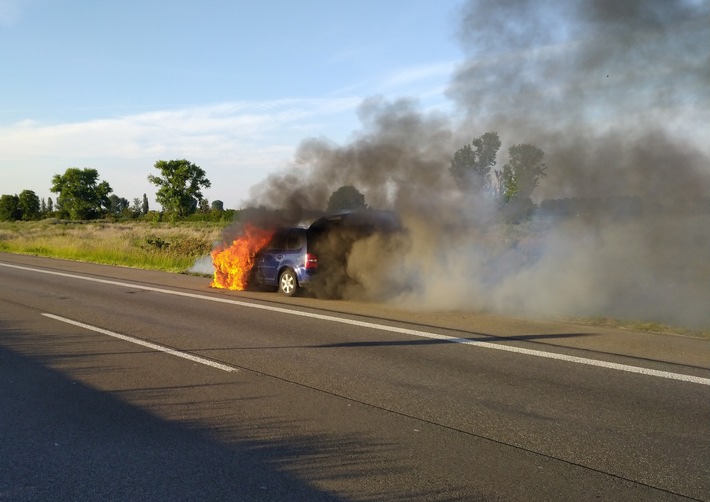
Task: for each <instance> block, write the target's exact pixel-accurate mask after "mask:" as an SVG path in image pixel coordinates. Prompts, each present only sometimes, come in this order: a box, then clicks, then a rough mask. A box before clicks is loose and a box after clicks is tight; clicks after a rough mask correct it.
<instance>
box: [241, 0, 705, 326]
mask: <svg viewBox="0 0 710 502" xmlns="http://www.w3.org/2000/svg"><path fill="white" fill-rule="evenodd" d="M460 14H461V20H462V21H461V26H460V28H459V34H460V38H461V41H462V46H463V47H464V50H465V53H466V60H465V61H464V62H462V64H461V65H460V67H459V68H458V70H457V71H456V73H455V75H453V77H452V82H451V86H450V89H449V93H448V94H449V96H450V98H451V99H452V100H453V102H454V103H455V104H456V106H457V108H458V109H459V110H462V111H464V112H465V114H464V115H465V120H464V121H463V123H462V122H461V121H460V120H454V119H453V118H451V117H446V116H443V115H440V114H431V113H422V112H421V111H420V110H419V107H418V106H417V104H416V103H415V102H412V101H409V100H406V99H403V100H401V101H397V102H384V101H382V100H379V99H377V98H373V99H370V100H368V101H366V102H365V103H363V105H362V107H361V110H360V118H361V122H362V129H361V130H360V131H359V132H358V133H357V134H356V139H355V140H353V141H352V142H351V143H349V144H346V145H336V144H333V143H331V142H329V141H327V140H325V139H309V140H306V141H304V142H303V143H302V145H301V147H300V149H299V151H298V154H297V157H296V159H295V162H294V167H293V168H291V169H289V170H287V171H285V172H283V173H282V174H279V175H276V176H273V177H271V178H269V179H268V180H267V181H265V182H264V183H263V184H261V185H259V186H257V187H255V189H254V192H253V201H252V203H253V205H258V206H266V207H271V208H282V209H285V210H286V213H287V214H290V215H292V219H301V218H304V217H306V216H307V215H308V214H312V212H314V211H319V210H322V209H323V208H325V206H326V202H327V200H328V197H329V196H330V195H331V194H332V192H333V191H334V190H336V189H337V188H338V187H340V186H343V185H353V186H355V187H357V188H358V189H359V190H360V191H361V192H362V193H364V194H365V197H366V202H367V203H368V204H369V205H370V206H371V207H374V208H378V209H394V210H395V211H396V212H397V213H398V214H399V215H400V217H401V219H402V222H403V224H404V227H405V229H406V232H405V233H402V234H398V235H384V236H382V235H374V236H371V237H369V238H367V239H363V240H361V241H358V242H357V243H355V245H354V246H353V247H352V249H351V251H350V252H349V254H348V256H347V274H348V276H349V277H350V278H351V279H353V284H356V286H354V287H352V288H350V289H347V290H345V291H344V293H345V295H346V296H351V297H364V298H370V299H377V300H388V301H397V302H400V303H404V304H408V305H416V306H418V307H423V306H424V307H430V308H437V309H439V308H468V309H486V310H495V311H500V312H506V313H513V314H515V313H519V314H523V313H524V314H536V315H565V316H616V317H622V318H629V319H644V320H656V321H666V322H673V323H681V324H688V325H694V326H704V327H707V326H710V308H708V306H709V305H710V141H708V139H710V129H709V128H710V125H709V124H710V116H709V114H710V112H709V111H708V110H710V51H708V50H707V47H710V5H709V4H708V2H706V1H697V0H657V1H654V0H634V1H625V2H619V1H616V0H593V1H587V0H577V1H541V0H518V1H510V0H495V1H492V0H490V1H472V2H468V3H467V4H465V5H464V6H463V8H462V9H461V12H460ZM487 131H497V132H498V134H499V135H500V137H501V139H502V140H503V147H502V148H501V150H500V152H499V156H498V163H499V165H498V166H497V167H496V168H500V166H502V164H503V163H505V162H506V160H507V158H506V151H507V148H508V147H510V146H511V145H513V144H520V143H528V144H533V145H535V146H537V147H539V148H541V149H542V150H543V151H544V152H545V162H546V163H547V165H548V170H547V177H546V178H544V179H543V183H542V184H541V185H540V186H539V187H538V189H537V191H536V192H535V194H534V196H535V198H536V199H537V200H536V202H538V203H541V204H540V207H541V208H542V209H544V208H549V207H559V204H560V203H564V205H565V207H567V208H568V210H567V211H566V216H565V217H564V218H560V217H557V218H550V217H545V214H544V211H542V210H541V211H538V213H537V215H538V216H537V217H536V218H534V219H533V221H532V222H529V223H527V224H522V225H509V224H503V223H501V222H500V221H499V218H497V217H496V215H497V201H496V200H495V198H494V197H492V196H491V194H487V193H470V192H467V191H465V190H462V189H461V187H459V186H457V185H456V183H455V182H454V179H453V178H452V177H451V175H450V173H449V166H450V162H451V158H452V155H453V153H454V152H455V151H456V150H457V149H458V148H460V147H461V146H463V144H466V143H469V142H470V141H471V139H472V138H474V137H478V136H480V135H482V134H483V133H484V132H487ZM551 200H556V203H557V204H551V203H550V201H551ZM545 201H547V202H545ZM553 202H555V201H553Z"/></svg>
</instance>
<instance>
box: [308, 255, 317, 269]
mask: <svg viewBox="0 0 710 502" xmlns="http://www.w3.org/2000/svg"><path fill="white" fill-rule="evenodd" d="M312 268H318V257H317V256H316V255H314V254H312V253H307V254H306V269H312Z"/></svg>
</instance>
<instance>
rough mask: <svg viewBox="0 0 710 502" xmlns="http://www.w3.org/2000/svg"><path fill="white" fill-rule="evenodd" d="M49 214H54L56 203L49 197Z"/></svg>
mask: <svg viewBox="0 0 710 502" xmlns="http://www.w3.org/2000/svg"><path fill="white" fill-rule="evenodd" d="M47 212H48V213H53V212H54V202H52V198H51V197H47Z"/></svg>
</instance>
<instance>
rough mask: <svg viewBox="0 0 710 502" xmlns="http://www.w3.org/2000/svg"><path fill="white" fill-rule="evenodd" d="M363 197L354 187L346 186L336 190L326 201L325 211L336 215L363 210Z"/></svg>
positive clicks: (365, 205)
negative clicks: (341, 212) (342, 212)
mask: <svg viewBox="0 0 710 502" xmlns="http://www.w3.org/2000/svg"><path fill="white" fill-rule="evenodd" d="M366 207H367V204H365V196H364V195H363V194H361V193H360V191H359V190H358V189H357V188H355V187H354V186H351V185H347V186H342V187H340V188H338V189H337V190H336V191H335V192H333V193H332V195H331V196H330V199H328V207H327V208H326V211H327V212H329V213H336V212H339V211H354V210H357V209H365V208H366Z"/></svg>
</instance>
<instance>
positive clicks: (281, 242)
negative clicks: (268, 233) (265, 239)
mask: <svg viewBox="0 0 710 502" xmlns="http://www.w3.org/2000/svg"><path fill="white" fill-rule="evenodd" d="M287 244H288V232H284V231H282V230H278V231H277V232H276V233H275V234H274V236H273V237H272V238H271V242H269V245H268V246H267V249H286V245H287Z"/></svg>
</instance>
